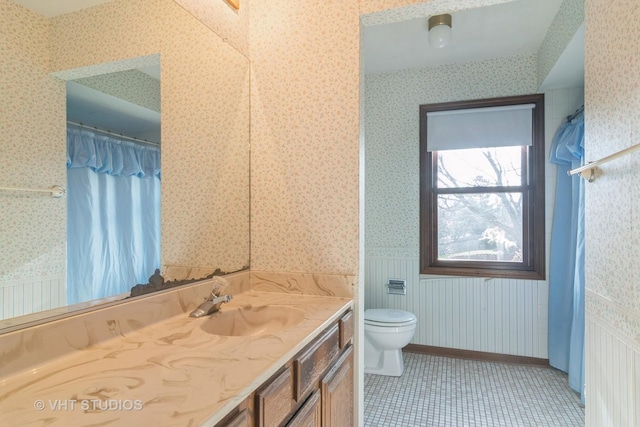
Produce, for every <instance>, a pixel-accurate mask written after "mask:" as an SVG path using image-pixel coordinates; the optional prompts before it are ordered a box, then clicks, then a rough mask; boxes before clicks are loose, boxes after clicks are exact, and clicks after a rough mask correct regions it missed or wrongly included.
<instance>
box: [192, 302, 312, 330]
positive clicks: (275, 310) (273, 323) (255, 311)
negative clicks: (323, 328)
mask: <svg viewBox="0 0 640 427" xmlns="http://www.w3.org/2000/svg"><path fill="white" fill-rule="evenodd" d="M303 320H304V313H303V312H302V311H300V310H297V309H295V308H292V307H288V306H283V305H260V306H251V305H246V306H241V307H234V308H229V307H225V306H223V307H222V309H221V311H218V312H216V313H214V314H212V315H211V316H209V318H208V319H207V320H206V322H204V323H203V324H202V325H201V326H200V328H201V329H202V330H203V331H205V332H207V333H210V334H214V335H223V336H232V337H236V336H256V335H266V334H272V333H275V332H278V331H282V330H283V329H287V328H290V327H292V326H295V325H297V324H298V323H300V322H302V321H303Z"/></svg>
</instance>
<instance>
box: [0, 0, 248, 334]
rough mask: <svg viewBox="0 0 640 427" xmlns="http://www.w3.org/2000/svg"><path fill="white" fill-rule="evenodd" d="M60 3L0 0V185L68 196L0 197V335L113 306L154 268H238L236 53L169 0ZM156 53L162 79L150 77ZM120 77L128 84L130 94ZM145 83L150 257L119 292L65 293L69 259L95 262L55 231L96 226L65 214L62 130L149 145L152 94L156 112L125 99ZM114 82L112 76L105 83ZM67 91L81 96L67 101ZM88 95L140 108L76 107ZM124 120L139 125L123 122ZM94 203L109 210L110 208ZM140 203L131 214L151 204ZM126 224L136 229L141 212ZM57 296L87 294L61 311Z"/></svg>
mask: <svg viewBox="0 0 640 427" xmlns="http://www.w3.org/2000/svg"><path fill="white" fill-rule="evenodd" d="M68 3H71V2H69V1H67V0H59V1H56V2H51V1H49V0H0V51H2V55H0V99H2V101H1V102H2V108H1V109H0V129H3V132H0V149H1V150H2V155H0V187H2V186H7V187H21V188H46V187H51V186H52V185H61V186H64V187H67V185H68V186H69V189H68V190H69V197H68V198H67V197H63V198H58V199H56V198H52V197H50V196H48V195H46V194H37V193H15V192H12V193H8V192H3V191H0V218H2V221H0V333H5V332H8V331H11V330H15V329H18V328H20V327H24V326H23V325H31V324H34V323H33V322H36V323H41V322H43V321H46V320H47V319H51V318H54V317H55V316H65V315H67V314H69V313H75V312H77V311H78V310H85V311H86V310H87V309H92V308H94V307H97V306H98V305H100V304H104V303H118V302H117V301H120V300H122V298H123V296H128V295H129V290H130V288H131V287H132V286H134V285H136V284H137V283H146V281H147V280H148V278H149V276H151V274H153V272H154V269H155V268H158V267H160V268H161V269H162V274H163V276H165V277H167V278H168V280H172V279H192V278H199V277H204V276H207V275H209V274H211V273H212V272H214V271H216V269H220V270H222V271H227V272H231V271H236V270H239V269H242V268H243V267H246V266H247V265H248V263H249V80H250V79H249V61H248V59H247V58H246V57H245V56H244V55H242V54H240V53H239V52H238V51H237V50H235V49H234V48H232V47H231V46H229V45H228V44H227V43H226V42H224V41H223V40H222V38H221V37H219V35H217V34H216V33H214V32H212V31H211V30H210V29H209V28H207V27H205V26H203V25H202V24H201V23H200V22H199V21H197V20H196V19H195V18H193V16H191V15H189V14H188V13H187V12H186V11H185V10H184V9H183V8H182V7H180V6H179V5H178V4H177V3H175V2H174V1H173V0H135V1H131V0H108V1H98V2H93V3H92V4H96V3H101V4H99V5H97V6H95V7H90V8H86V9H83V7H84V6H83V5H86V4H87V3H85V2H73V3H74V4H75V9H74V8H71V9H69V8H67V7H65V4H68ZM40 6H41V8H39V7H40ZM27 7H28V8H27ZM160 58H162V60H161V62H162V80H161V81H160V76H159V75H156V76H155V77H154V74H155V73H158V69H157V66H158V64H160ZM149 65H151V66H154V67H155V69H153V67H152V68H151V69H149V68H147V66H149ZM119 73H121V74H119ZM126 74H129V75H130V76H129V77H131V78H133V79H135V82H136V83H134V84H133V87H134V88H135V89H136V90H132V89H131V88H132V85H131V84H130V83H127V79H126V78H124V76H125V75H126ZM150 77H151V78H156V79H157V82H158V83H155V85H156V87H157V85H158V84H160V85H161V89H162V90H161V91H160V95H161V98H162V124H161V128H162V133H161V136H162V173H161V175H160V174H159V173H158V177H159V178H161V186H162V209H161V212H160V211H155V212H154V214H153V216H154V219H151V220H149V221H147V222H148V223H149V224H151V223H153V224H154V227H157V224H158V222H159V223H160V229H161V232H160V234H159V235H158V236H161V237H157V238H156V240H158V239H160V240H161V242H160V243H159V244H158V252H157V255H155V257H156V259H154V260H153V261H148V262H147V267H144V268H143V269H147V270H149V271H148V272H145V273H142V272H141V273H140V274H141V275H142V279H139V278H136V279H135V280H133V281H132V282H130V283H126V285H125V284H122V289H124V291H122V293H117V294H116V295H115V296H106V297H104V298H99V299H95V298H97V297H98V296H99V295H103V294H95V293H92V292H93V291H91V292H87V293H86V294H83V295H77V296H75V297H73V299H72V298H71V297H70V294H71V293H72V292H70V291H69V290H70V289H71V287H72V286H75V285H72V284H71V283H67V275H68V273H70V274H71V271H67V265H69V266H70V265H71V264H72V263H75V262H77V263H81V262H82V260H84V259H90V258H94V259H97V258H100V256H97V255H96V254H95V253H93V252H92V251H93V249H92V250H89V249H77V250H75V251H76V252H74V249H73V247H74V245H75V244H76V243H77V241H76V239H75V238H74V239H73V241H71V239H70V241H68V239H67V224H69V227H70V228H72V227H74V226H77V228H78V229H77V230H76V232H77V233H79V234H81V235H83V236H84V237H85V238H86V239H87V240H90V239H91V238H93V237H91V238H89V236H93V234H92V233H90V232H89V229H90V228H95V227H97V226H93V225H92V226H89V225H86V224H84V223H83V222H82V221H85V220H87V219H88V218H86V216H88V215H93V214H88V213H84V214H82V215H84V216H81V217H80V218H81V219H80V220H78V219H72V218H70V217H69V216H70V215H73V214H72V213H70V210H71V209H72V208H71V207H69V208H68V207H67V202H71V200H72V197H71V192H72V190H73V188H72V185H71V184H67V172H68V171H72V172H70V174H72V173H73V171H74V170H75V169H74V168H72V169H67V167H66V164H67V130H69V133H73V132H79V133H82V132H92V133H94V134H96V135H98V137H99V138H113V139H119V140H124V142H120V144H123V145H127V144H137V141H133V140H131V138H134V139H137V140H146V141H150V142H160V131H159V129H158V128H157V127H156V128H153V127H149V126H147V125H148V118H149V116H152V117H154V116H155V117H156V118H157V119H158V120H159V117H160V100H159V99H156V104H157V105H156V106H155V107H154V106H153V103H151V104H147V103H146V102H142V101H141V100H140V99H139V97H138V94H137V90H138V89H140V88H141V87H142V86H145V85H147V84H149V83H152V81H151V79H150ZM113 79H118V80H120V81H121V82H122V83H121V85H120V86H118V87H117V89H116V90H112V89H113V88H114V87H116V85H114V84H113V82H112V81H111V80H113ZM110 81H111V82H110ZM124 87H126V89H124V90H123V89H122V88H124ZM110 88H111V89H110ZM77 89H81V90H83V91H84V92H85V93H81V94H79V95H78V94H76V90H77ZM67 91H68V93H69V98H67ZM81 92H82V91H81ZM96 92H101V93H103V94H105V96H107V97H110V98H111V100H112V101H113V102H116V103H118V104H123V105H128V106H129V107H131V105H132V104H135V105H140V103H142V104H143V105H144V106H145V109H146V112H145V113H144V114H138V113H137V112H132V111H130V110H126V113H125V114H124V115H122V114H120V113H117V111H120V112H122V110H120V109H118V110H117V111H116V110H114V111H112V112H111V113H110V114H109V115H107V114H105V113H102V112H98V111H99V110H96V109H95V108H94V105H93V104H84V106H82V107H78V106H77V105H76V101H77V99H76V98H77V97H79V98H82V97H89V98H92V96H90V95H87V93H93V94H94V95H95V93H96ZM74 97H76V98H74ZM67 103H68V108H66V104H67ZM67 110H68V115H69V117H67ZM116 114H120V115H119V116H116ZM107 116H111V117H114V119H113V120H112V122H102V123H101V122H99V121H98V119H101V118H102V119H103V118H106V117H107ZM134 116H135V117H136V120H130V119H131V117H134ZM154 120H155V119H154ZM67 121H70V122H73V123H76V124H83V125H84V127H77V126H75V125H73V124H69V125H67ZM129 121H132V122H136V123H138V125H140V124H141V123H145V124H144V125H142V126H141V127H142V128H141V129H137V130H133V129H130V128H127V126H129V125H130V123H128V122H129ZM114 122H115V123H114ZM87 127H89V129H87ZM95 128H99V129H102V130H105V131H110V132H111V134H106V133H104V132H100V131H97V130H96V129H95ZM72 131H73V132H72ZM112 134H124V135H126V136H128V137H131V138H123V137H121V136H117V138H116V136H115V135H112ZM145 147H150V146H149V145H147V144H145ZM96 175H98V176H100V175H101V174H96ZM145 175H147V173H146V172H145ZM148 175H154V172H149V173H148ZM154 179H155V180H156V181H158V180H159V179H158V178H154ZM130 192H131V191H129V193H130ZM158 196H159V194H158ZM84 198H85V199H89V200H90V203H93V200H94V199H93V198H89V197H88V196H84ZM105 206H106V207H107V209H110V210H109V215H110V216H113V217H116V218H119V215H120V214H119V213H118V211H117V210H116V209H115V208H116V204H114V203H107V204H106V205H105ZM141 208H142V209H143V211H144V214H143V215H148V214H149V212H151V211H152V209H150V208H149V207H148V206H141ZM158 215H159V217H160V218H161V220H159V219H157V218H158ZM68 220H69V221H68ZM130 222H132V224H130V225H129V227H132V228H136V229H137V228H138V227H140V226H141V223H142V217H140V216H138V217H136V218H135V219H131V220H130ZM103 233H104V231H103ZM104 234H105V235H109V236H110V233H104ZM113 240H114V241H116V242H121V241H122V239H113ZM68 243H69V246H68V245H67V244H68ZM156 243H157V242H156ZM136 245H137V243H136ZM134 246H135V245H134ZM160 246H161V248H162V251H161V252H160V249H159V248H160ZM136 247H137V248H139V246H136ZM67 251H68V255H69V257H68V258H69V259H67ZM152 252H153V251H152ZM133 253H134V255H132V256H131V258H132V260H133V261H134V263H135V264H136V265H139V264H144V262H141V261H140V260H139V259H138V256H139V253H140V250H138V249H135V250H134V251H133ZM157 258H160V261H159V262H158V261H157ZM67 261H69V262H67ZM98 264H99V267H100V268H102V269H103V270H102V271H99V270H95V271H94V272H93V275H94V276H96V277H97V279H96V280H97V281H98V282H101V281H103V280H104V279H105V277H106V276H108V275H109V274H111V273H112V270H117V269H118V268H119V265H118V264H119V262H118V261H116V260H115V258H112V259H107V258H105V259H100V260H99V261H98ZM69 270H72V268H71V267H69ZM220 270H218V271H220ZM168 272H169V273H170V274H166V273H168ZM69 280H71V279H69ZM77 280H79V281H81V282H85V281H89V280H88V279H85V278H82V277H81V278H80V279H77ZM92 280H93V279H92ZM127 280H128V281H129V280H130V279H127ZM83 285H86V284H85V283H83ZM94 286H95V285H93V284H92V285H91V287H94ZM118 286H120V285H118ZM98 287H100V286H98ZM103 287H104V286H103ZM120 289H121V288H117V289H116V288H114V289H113V290H112V291H109V292H106V293H104V294H105V295H106V294H111V293H114V292H120ZM87 299H89V300H88V301H87ZM67 300H69V301H70V302H74V301H85V302H81V303H78V304H72V305H67Z"/></svg>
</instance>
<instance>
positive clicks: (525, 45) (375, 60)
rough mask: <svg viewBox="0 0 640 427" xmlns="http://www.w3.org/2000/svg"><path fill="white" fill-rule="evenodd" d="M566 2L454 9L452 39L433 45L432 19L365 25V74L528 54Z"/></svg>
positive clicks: (529, 0) (533, 0) (521, 0)
mask: <svg viewBox="0 0 640 427" xmlns="http://www.w3.org/2000/svg"><path fill="white" fill-rule="evenodd" d="M561 3H562V0H517V1H511V2H508V3H503V4H498V5H494V6H487V7H481V8H475V9H467V10H463V11H459V12H455V13H452V14H451V15H452V39H451V43H450V44H449V45H448V46H446V47H444V48H442V49H435V48H432V47H431V46H430V45H429V42H428V29H427V18H419V19H412V20H409V21H404V22H395V23H391V24H382V25H374V26H370V27H365V28H364V68H365V73H366V74H373V73H384V72H390V71H397V70H402V69H408V68H424V67H433V66H438V65H444V64H452V63H459V62H466V61H472V60H481V59H489V58H498V57H506V56H513V55H518V54H527V53H532V52H535V51H537V50H538V49H539V47H540V45H541V44H542V41H543V40H544V37H545V35H546V33H547V30H548V29H549V26H550V24H551V22H552V21H553V18H554V17H555V15H556V14H557V13H558V9H559V8H560V4H561Z"/></svg>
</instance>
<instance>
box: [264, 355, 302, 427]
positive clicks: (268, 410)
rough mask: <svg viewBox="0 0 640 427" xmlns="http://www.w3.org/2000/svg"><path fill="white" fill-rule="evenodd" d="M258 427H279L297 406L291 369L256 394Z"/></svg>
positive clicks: (277, 376)
mask: <svg viewBox="0 0 640 427" xmlns="http://www.w3.org/2000/svg"><path fill="white" fill-rule="evenodd" d="M255 403H256V410H255V415H256V426H257V427H277V426H279V425H280V424H281V423H282V421H284V420H285V419H286V418H287V416H288V415H289V413H290V412H291V410H292V409H293V405H294V404H295V402H294V400H293V378H292V377H291V368H290V367H287V368H286V369H285V370H284V371H282V372H281V373H279V374H278V375H276V376H275V377H274V379H273V380H271V381H269V382H268V384H267V386H266V387H264V388H263V389H261V390H260V391H258V392H257V393H256V402H255Z"/></svg>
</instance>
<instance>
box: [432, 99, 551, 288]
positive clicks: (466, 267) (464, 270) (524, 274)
mask: <svg viewBox="0 0 640 427" xmlns="http://www.w3.org/2000/svg"><path fill="white" fill-rule="evenodd" d="M518 104H535V108H534V109H533V110H532V115H533V123H532V124H533V135H532V145H531V146H528V147H523V151H525V155H524V156H523V158H524V159H526V161H527V179H526V183H525V184H524V185H523V186H521V187H491V188H485V187H478V190H477V191H476V190H469V189H464V190H462V191H460V192H462V193H471V194H473V193H476V194H477V193H490V192H495V191H496V190H499V191H504V190H505V189H515V190H517V191H518V192H520V191H522V197H523V254H522V258H523V259H522V262H521V263H515V262H499V261H466V260H438V218H437V208H438V206H437V197H438V194H441V193H442V191H440V190H442V189H440V190H439V189H437V188H436V184H437V181H436V179H437V178H436V175H435V174H436V172H437V164H436V161H437V156H436V155H434V154H433V153H431V152H428V151H427V112H433V111H446V110H460V109H468V108H482V107H498V106H508V105H518ZM544 169H545V141H544V94H533V95H522V96H512V97H503V98H491V99H479V100H472V101H459V102H447V103H440V104H426V105H420V274H435V275H447V276H476V277H496V278H513V279H530V280H544V279H545V277H546V271H545V270H546V269H545V264H546V262H545V260H546V256H545V191H544V188H545V187H544V186H545V179H544V173H545V172H544ZM450 190H451V189H448V190H447V191H448V192H450ZM454 191H455V190H454Z"/></svg>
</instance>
